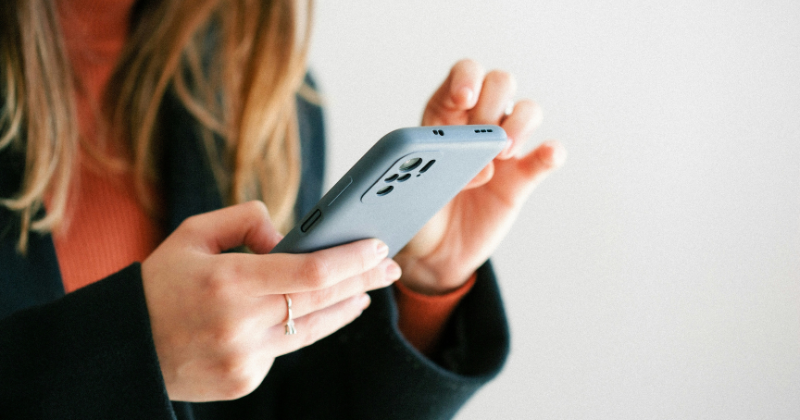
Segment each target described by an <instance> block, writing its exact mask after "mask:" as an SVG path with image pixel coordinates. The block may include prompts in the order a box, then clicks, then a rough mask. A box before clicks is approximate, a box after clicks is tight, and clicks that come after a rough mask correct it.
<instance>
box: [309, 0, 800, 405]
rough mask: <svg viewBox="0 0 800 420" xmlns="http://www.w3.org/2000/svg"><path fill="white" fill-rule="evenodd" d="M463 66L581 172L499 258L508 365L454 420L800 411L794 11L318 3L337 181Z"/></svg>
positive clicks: (551, 1)
mask: <svg viewBox="0 0 800 420" xmlns="http://www.w3.org/2000/svg"><path fill="white" fill-rule="evenodd" d="M463 57H471V58H474V59H476V60H478V61H479V62H481V63H482V64H483V65H484V66H485V67H486V68H487V69H491V68H502V69H505V70H508V71H510V72H512V73H513V74H514V75H515V76H516V79H517V82H518V85H519V90H518V97H519V98H523V97H528V98H532V99H534V100H536V101H537V102H539V103H540V104H541V106H542V107H543V109H544V114H545V120H544V124H543V126H542V128H541V129H540V130H539V132H537V134H535V135H534V136H533V138H532V139H531V140H530V141H531V144H533V143H538V142H541V141H543V140H545V139H550V138H555V139H559V140H561V141H562V142H563V144H564V145H565V146H566V148H567V149H568V152H569V157H568V159H567V163H566V165H565V167H564V168H563V169H562V170H561V171H559V172H558V173H556V174H554V175H552V176H551V177H550V178H549V179H548V180H547V181H546V182H545V183H543V184H542V185H541V186H540V187H539V188H538V189H537V190H536V191H535V192H534V194H533V196H532V197H531V199H530V200H529V202H528V204H527V205H526V207H525V209H524V210H523V212H522V214H521V215H520V218H519V220H518V221H517V223H516V225H515V226H514V229H513V230H512V233H511V234H509V236H508V238H507V239H506V241H505V242H504V243H503V244H502V245H501V247H500V249H498V251H497V252H496V255H495V257H494V261H495V263H496V267H497V271H498V272H499V275H500V279H501V287H502V289H503V295H504V297H505V301H506V305H507V311H508V315H509V318H510V322H511V328H512V334H513V337H512V352H511V356H510V359H509V362H508V364H507V365H506V368H505V370H504V371H503V373H502V374H501V375H500V376H499V377H498V378H497V379H496V380H495V381H493V382H492V383H490V384H489V385H488V386H487V387H485V388H484V389H483V390H481V391H480V392H479V393H478V394H477V395H476V396H475V397H474V398H473V399H472V400H471V401H470V402H469V403H468V404H467V406H466V407H465V408H464V409H463V410H462V411H461V413H460V414H459V416H458V419H461V420H466V419H493V418H502V419H720V420H723V419H724V420H733V419H798V418H800V258H798V257H799V256H800V2H798V1H796V0H791V1H736V0H734V1H730V0H729V1H697V0H691V1H689V0H674V1H622V0H612V1H604V2H593V1H586V0H541V1H528V0H508V1H493V2H492V1H475V0H469V1H433V0H427V1H419V0H414V1H393V2H379V1H374V0H372V1H365V0H358V1H332V0H323V1H319V2H318V3H317V7H316V22H315V31H314V39H313V47H312V52H311V60H310V62H311V67H312V68H313V69H314V71H315V74H316V76H317V79H318V81H319V83H320V85H321V89H322V91H323V93H324V95H325V99H326V104H327V117H328V119H327V121H328V129H329V131H328V132H329V135H330V137H329V138H330V149H329V150H330V155H329V160H328V163H329V170H328V185H331V183H332V182H334V181H335V180H336V179H338V177H339V176H340V175H342V174H343V173H344V172H345V171H346V170H347V169H348V168H349V166H350V165H352V164H353V163H354V162H355V161H356V160H357V159H358V157H360V155H361V154H362V153H363V152H364V151H366V149H367V148H368V147H369V146H370V145H371V144H372V143H373V142H374V141H376V140H377V139H378V138H380V137H381V136H382V135H383V134H385V133H387V132H388V131H391V130H393V129H395V128H398V127H403V126H413V125H418V124H419V120H420V116H421V113H422V109H423V107H424V104H425V102H426V101H427V99H428V97H429V96H430V94H431V93H432V92H433V91H434V90H435V89H436V87H437V86H438V85H439V84H440V82H441V81H442V80H443V79H444V77H445V76H446V75H447V72H448V71H449V68H450V66H451V65H452V64H453V63H454V62H455V61H457V60H458V59H460V58H463Z"/></svg>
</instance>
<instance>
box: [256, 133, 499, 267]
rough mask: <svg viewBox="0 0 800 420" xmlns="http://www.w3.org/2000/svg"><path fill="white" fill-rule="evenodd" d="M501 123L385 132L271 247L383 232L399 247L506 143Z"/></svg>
mask: <svg viewBox="0 0 800 420" xmlns="http://www.w3.org/2000/svg"><path fill="white" fill-rule="evenodd" d="M506 141H507V137H506V133H505V131H503V129H502V128H500V127H498V126H495V125H462V126H443V127H412V128H401V129H398V130H395V131H392V132H391V133H389V134H387V135H385V136H383V138H381V139H380V140H378V142H377V143H375V145H374V146H372V148H370V149H369V151H367V153H366V154H364V156H363V157H362V158H361V159H359V161H358V162H356V164H355V165H353V167H352V168H351V169H350V170H349V171H347V173H346V174H345V175H344V176H342V178H341V179H339V181H338V182H337V183H336V184H335V185H334V186H333V187H332V188H331V189H330V190H329V191H328V192H327V193H326V194H325V195H324V196H323V197H322V199H320V200H319V202H318V203H317V204H316V205H315V206H314V208H313V209H311V210H310V211H309V212H308V213H307V214H306V215H305V216H303V217H302V218H301V219H300V222H299V223H298V224H297V225H296V226H295V227H294V228H293V229H292V231H291V232H289V233H288V234H287V235H286V236H285V237H284V238H283V240H281V242H280V243H278V245H277V246H275V248H274V249H273V250H272V252H273V253H276V252H283V253H305V252H313V251H317V250H320V249H325V248H330V247H333V246H337V245H342V244H346V243H349V242H353V241H357V240H360V239H367V238H378V239H380V240H382V241H383V242H385V243H386V244H387V245H388V246H389V256H390V257H392V256H394V255H395V254H397V252H398V251H400V250H401V249H402V248H403V247H404V246H405V245H406V244H407V243H408V242H409V241H410V240H411V238H413V237H414V235H415V234H416V233H417V232H418V231H419V230H420V229H421V228H422V227H423V226H424V225H425V223H426V222H427V221H428V220H430V218H431V217H433V216H434V215H435V214H436V212H438V211H439V210H440V209H441V208H442V207H444V206H445V205H446V204H447V203H448V202H449V201H450V200H451V199H453V197H455V196H456V194H458V192H459V191H461V189H462V188H464V186H466V185H467V183H469V181H470V180H471V179H472V178H474V177H475V176H476V175H477V174H478V173H479V172H480V171H481V169H483V168H484V167H485V166H486V165H487V164H488V163H489V162H490V161H491V160H492V159H494V158H495V157H496V156H497V155H498V154H499V153H500V152H501V151H502V150H503V148H504V147H505V146H506Z"/></svg>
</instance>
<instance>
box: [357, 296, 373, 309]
mask: <svg viewBox="0 0 800 420" xmlns="http://www.w3.org/2000/svg"><path fill="white" fill-rule="evenodd" d="M370 302H372V299H370V298H369V295H368V294H366V293H364V294H363V295H361V297H360V298H358V303H359V304H360V305H361V310H362V311H363V310H364V309H367V307H368V306H369V304H370Z"/></svg>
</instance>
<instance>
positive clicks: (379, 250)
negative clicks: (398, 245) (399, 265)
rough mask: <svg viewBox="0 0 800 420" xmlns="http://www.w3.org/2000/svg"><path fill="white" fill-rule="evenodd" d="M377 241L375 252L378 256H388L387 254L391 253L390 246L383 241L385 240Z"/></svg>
mask: <svg viewBox="0 0 800 420" xmlns="http://www.w3.org/2000/svg"><path fill="white" fill-rule="evenodd" d="M376 242H377V243H376V246H375V254H376V255H377V256H378V258H381V259H383V258H386V256H387V255H389V246H388V245H386V244H385V243H383V241H376Z"/></svg>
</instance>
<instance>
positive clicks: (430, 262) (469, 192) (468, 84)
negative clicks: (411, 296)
mask: <svg viewBox="0 0 800 420" xmlns="http://www.w3.org/2000/svg"><path fill="white" fill-rule="evenodd" d="M515 89H516V87H515V82H514V79H513V78H512V77H511V75H509V74H508V73H505V72H502V71H491V72H489V73H488V74H484V71H483V69H482V68H481V67H480V66H479V65H478V64H477V63H475V62H474V61H471V60H462V61H459V62H458V63H456V65H455V66H453V68H452V70H451V71H450V75H449V76H448V77H447V79H446V80H445V81H444V83H443V84H442V85H441V87H439V89H438V90H437V91H436V93H434V95H433V97H432V98H431V99H430V101H429V102H428V106H427V107H426V108H425V113H424V114H423V117H422V125H455V124H495V125H499V126H501V127H502V128H503V129H504V130H505V131H506V134H507V135H508V138H509V143H508V145H507V146H506V148H505V150H503V151H502V152H501V153H500V154H499V155H498V156H497V157H496V158H495V159H494V160H493V161H492V162H491V163H489V165H488V166H486V167H485V168H484V169H483V170H482V171H481V172H480V174H478V175H477V176H476V177H475V178H474V179H473V180H472V181H470V183H469V184H468V185H467V186H466V187H465V188H464V190H462V191H461V192H460V193H459V194H458V195H457V196H456V197H455V198H454V199H453V200H452V201H451V202H450V203H449V204H448V205H447V206H445V207H444V208H443V209H442V210H441V211H439V213H437V214H436V216H434V217H433V219H431V220H430V221H429V222H428V223H427V224H426V225H425V227H423V228H422V230H421V231H420V232H419V233H418V234H417V235H416V236H415V237H414V238H413V239H412V240H411V242H409V244H408V245H407V246H406V247H405V248H403V249H402V250H401V251H400V253H398V254H397V255H396V256H395V260H396V261H397V262H398V263H399V264H400V266H401V267H402V268H403V277H402V278H401V281H402V282H403V283H404V284H405V285H406V286H408V287H409V288H410V289H412V290H415V291H417V292H420V293H424V294H430V295H435V294H442V293H447V292H448V291H451V290H454V289H456V288H458V287H460V286H461V285H463V284H464V283H465V282H466V281H467V280H468V279H469V277H470V276H471V275H472V273H474V272H475V270H477V268H478V267H480V265H481V264H483V262H484V261H486V260H487V259H488V258H489V256H490V255H491V253H492V252H493V251H494V250H495V248H497V246H498V244H499V243H500V241H501V240H502V239H503V237H505V235H506V233H507V232H508V230H509V228H510V227H511V225H512V224H513V222H514V220H515V219H516V217H517V214H518V213H519V210H520V208H521V207H522V205H523V204H524V202H525V200H526V199H527V197H528V195H529V194H530V193H531V191H532V190H533V188H534V187H535V186H536V185H537V184H538V183H539V182H540V181H541V180H542V179H544V178H545V177H546V176H547V175H548V174H549V173H550V172H552V171H553V170H555V169H557V168H558V167H560V166H561V165H562V164H563V162H564V158H565V157H566V152H565V151H564V148H563V147H562V146H561V145H560V144H559V143H557V142H545V143H543V144H541V145H539V147H537V148H536V149H534V150H533V151H531V152H530V153H528V154H526V155H524V156H518V153H519V152H520V150H521V149H522V146H523V145H524V143H525V141H526V140H527V138H528V137H529V136H530V135H531V134H532V133H533V131H534V130H535V129H536V128H537V127H538V126H539V124H540V122H541V111H540V110H539V107H538V106H537V105H536V104H535V103H534V102H533V101H531V100H527V99H523V100H521V101H518V102H517V103H516V104H514V105H513V108H511V107H510V106H509V105H510V104H512V103H513V102H512V99H513V97H514V91H515ZM507 108H511V109H507Z"/></svg>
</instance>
